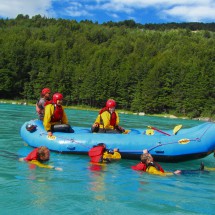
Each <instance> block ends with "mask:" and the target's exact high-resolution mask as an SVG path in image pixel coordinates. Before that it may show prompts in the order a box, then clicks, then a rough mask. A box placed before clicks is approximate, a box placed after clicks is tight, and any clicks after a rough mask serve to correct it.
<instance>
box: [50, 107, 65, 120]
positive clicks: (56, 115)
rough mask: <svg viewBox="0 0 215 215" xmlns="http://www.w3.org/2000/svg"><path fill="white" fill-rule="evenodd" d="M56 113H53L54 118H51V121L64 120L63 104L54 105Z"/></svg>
mask: <svg viewBox="0 0 215 215" xmlns="http://www.w3.org/2000/svg"><path fill="white" fill-rule="evenodd" d="M54 106H55V107H54V113H53V115H52V118H51V122H59V121H61V120H62V117H63V108H62V106H61V105H60V106H59V105H54Z"/></svg>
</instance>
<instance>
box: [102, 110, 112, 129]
mask: <svg viewBox="0 0 215 215" xmlns="http://www.w3.org/2000/svg"><path fill="white" fill-rule="evenodd" d="M101 118H102V120H103V124H104V128H106V129H108V128H111V127H112V126H111V127H110V113H109V112H108V111H104V112H103V113H102V114H101Z"/></svg>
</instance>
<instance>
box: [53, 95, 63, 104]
mask: <svg viewBox="0 0 215 215" xmlns="http://www.w3.org/2000/svg"><path fill="white" fill-rule="evenodd" d="M57 100H63V95H62V94H61V93H55V94H54V95H53V97H52V101H53V102H54V103H55V104H57Z"/></svg>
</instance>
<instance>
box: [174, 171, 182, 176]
mask: <svg viewBox="0 0 215 215" xmlns="http://www.w3.org/2000/svg"><path fill="white" fill-rule="evenodd" d="M173 173H174V174H176V175H178V174H181V170H176V171H175V172H173Z"/></svg>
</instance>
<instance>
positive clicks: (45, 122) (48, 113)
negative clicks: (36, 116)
mask: <svg viewBox="0 0 215 215" xmlns="http://www.w3.org/2000/svg"><path fill="white" fill-rule="evenodd" d="M53 111H54V106H53V105H51V104H49V105H47V106H46V107H45V115H44V119H43V125H44V128H45V130H46V131H47V132H51V117H52V114H53Z"/></svg>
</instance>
